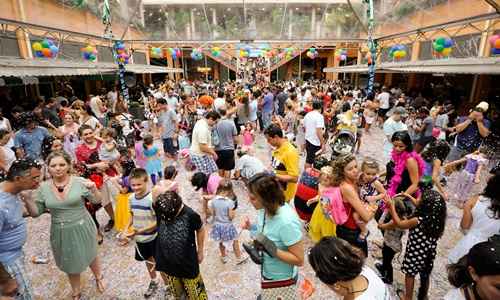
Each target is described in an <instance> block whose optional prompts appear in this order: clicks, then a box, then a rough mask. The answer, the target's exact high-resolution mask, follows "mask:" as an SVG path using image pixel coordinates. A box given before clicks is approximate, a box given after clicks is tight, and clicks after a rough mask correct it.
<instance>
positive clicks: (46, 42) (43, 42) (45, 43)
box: [42, 39, 50, 48]
mask: <svg viewBox="0 0 500 300" xmlns="http://www.w3.org/2000/svg"><path fill="white" fill-rule="evenodd" d="M42 46H43V48H49V47H50V44H49V40H47V39H45V40H43V41H42Z"/></svg>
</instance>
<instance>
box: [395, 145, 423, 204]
mask: <svg viewBox="0 0 500 300" xmlns="http://www.w3.org/2000/svg"><path fill="white" fill-rule="evenodd" d="M391 156H392V161H393V162H394V176H393V177H392V178H391V182H390V183H389V190H388V191H387V192H388V194H389V196H391V197H394V195H396V194H397V190H398V187H399V185H400V184H401V181H402V180H403V172H404V171H405V169H406V161H408V159H409V158H414V159H415V160H416V161H417V165H418V177H419V178H420V176H422V174H424V167H425V163H424V160H423V159H422V157H421V156H420V154H418V153H417V152H415V151H412V152H407V151H403V152H399V153H398V152H397V151H395V150H392V154H391ZM419 194H420V190H417V192H416V193H415V195H416V196H419Z"/></svg>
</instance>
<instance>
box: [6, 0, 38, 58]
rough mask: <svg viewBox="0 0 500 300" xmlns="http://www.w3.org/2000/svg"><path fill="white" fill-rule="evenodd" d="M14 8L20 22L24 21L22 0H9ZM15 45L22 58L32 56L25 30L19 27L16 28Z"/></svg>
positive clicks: (24, 14)
mask: <svg viewBox="0 0 500 300" xmlns="http://www.w3.org/2000/svg"><path fill="white" fill-rule="evenodd" d="M11 1H12V3H13V7H14V10H15V14H16V16H17V17H18V19H19V20H20V21H22V22H26V13H25V8H24V0H11ZM16 38H17V45H18V47H19V54H20V56H21V57H22V58H33V52H32V51H31V45H30V39H29V36H28V34H27V33H26V32H24V31H23V30H21V29H17V30H16Z"/></svg>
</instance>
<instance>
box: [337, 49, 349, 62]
mask: <svg viewBox="0 0 500 300" xmlns="http://www.w3.org/2000/svg"><path fill="white" fill-rule="evenodd" d="M335 58H336V59H337V60H346V59H347V50H345V49H337V50H335Z"/></svg>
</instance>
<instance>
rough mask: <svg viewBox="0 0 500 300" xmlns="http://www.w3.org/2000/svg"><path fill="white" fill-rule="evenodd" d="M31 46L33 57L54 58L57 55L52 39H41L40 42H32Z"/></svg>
mask: <svg viewBox="0 0 500 300" xmlns="http://www.w3.org/2000/svg"><path fill="white" fill-rule="evenodd" d="M31 46H32V47H33V50H34V51H35V57H45V58H55V57H56V56H57V54H58V53H59V47H57V46H56V44H54V40H52V39H43V40H42V41H41V42H34V43H33V45H31Z"/></svg>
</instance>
